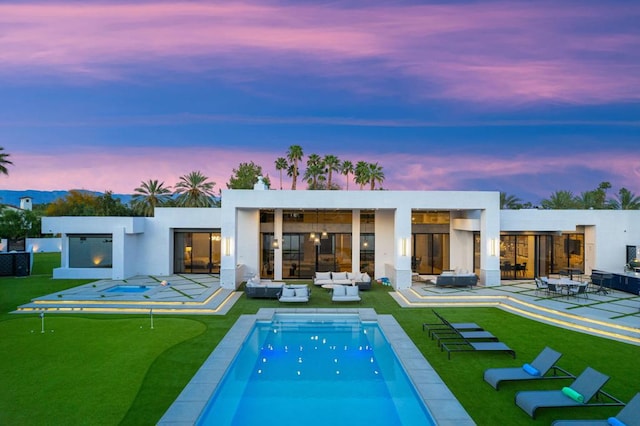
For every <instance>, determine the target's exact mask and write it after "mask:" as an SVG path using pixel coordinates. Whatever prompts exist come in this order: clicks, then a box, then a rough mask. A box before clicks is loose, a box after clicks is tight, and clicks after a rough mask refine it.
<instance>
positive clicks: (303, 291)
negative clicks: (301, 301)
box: [295, 287, 309, 297]
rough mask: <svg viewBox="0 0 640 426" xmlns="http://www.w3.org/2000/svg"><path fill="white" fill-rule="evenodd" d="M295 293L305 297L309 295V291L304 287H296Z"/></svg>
mask: <svg viewBox="0 0 640 426" xmlns="http://www.w3.org/2000/svg"><path fill="white" fill-rule="evenodd" d="M295 294H296V297H307V296H308V295H309V291H308V289H307V288H306V287H301V288H296V289H295Z"/></svg>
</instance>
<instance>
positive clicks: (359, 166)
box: [353, 161, 371, 191]
mask: <svg viewBox="0 0 640 426" xmlns="http://www.w3.org/2000/svg"><path fill="white" fill-rule="evenodd" d="M353 175H354V176H355V182H356V183H357V184H358V185H360V190H361V191H362V188H364V185H365V184H367V183H369V181H370V180H371V179H369V163H367V162H366V161H358V162H357V163H356V167H355V169H354V172H353Z"/></svg>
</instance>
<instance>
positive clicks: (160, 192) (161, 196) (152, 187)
mask: <svg viewBox="0 0 640 426" xmlns="http://www.w3.org/2000/svg"><path fill="white" fill-rule="evenodd" d="M163 185H164V182H160V183H158V181H157V180H151V179H149V180H148V181H146V182H142V183H141V184H140V186H139V187H137V188H136V189H134V192H135V194H133V197H132V200H131V206H132V207H133V210H134V211H135V212H136V213H140V214H142V215H144V216H153V211H154V209H155V208H156V207H158V206H163V205H165V204H167V202H168V201H169V200H170V199H171V191H170V190H169V188H166V187H164V186H163Z"/></svg>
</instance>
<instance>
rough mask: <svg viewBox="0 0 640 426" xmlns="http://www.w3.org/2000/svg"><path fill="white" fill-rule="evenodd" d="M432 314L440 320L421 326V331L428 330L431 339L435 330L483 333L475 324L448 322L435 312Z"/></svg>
mask: <svg viewBox="0 0 640 426" xmlns="http://www.w3.org/2000/svg"><path fill="white" fill-rule="evenodd" d="M432 312H433V314H434V315H435V316H436V317H437V318H438V319H439V320H440V322H437V323H424V324H422V331H424V330H428V331H429V336H430V337H431V338H433V336H432V333H433V332H434V331H436V330H448V329H454V330H458V331H483V329H482V327H480V326H479V325H478V324H476V323H475V322H449V321H447V320H446V319H445V318H444V317H442V315H440V314H439V313H437V312H436V311H435V310H433V311H432Z"/></svg>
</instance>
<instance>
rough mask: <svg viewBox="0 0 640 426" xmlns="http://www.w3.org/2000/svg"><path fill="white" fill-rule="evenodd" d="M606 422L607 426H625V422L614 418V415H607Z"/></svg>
mask: <svg viewBox="0 0 640 426" xmlns="http://www.w3.org/2000/svg"><path fill="white" fill-rule="evenodd" d="M607 423H608V424H609V426H627V425H626V423H624V422H621V421H620V420H618V419H616V418H615V417H609V418H608V419H607Z"/></svg>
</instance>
